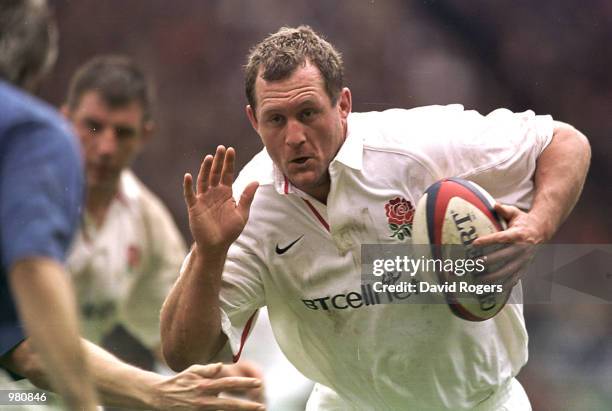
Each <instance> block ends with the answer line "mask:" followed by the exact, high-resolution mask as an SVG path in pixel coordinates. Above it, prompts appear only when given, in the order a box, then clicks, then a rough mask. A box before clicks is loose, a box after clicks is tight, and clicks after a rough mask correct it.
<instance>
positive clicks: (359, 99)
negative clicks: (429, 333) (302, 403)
mask: <svg viewBox="0 0 612 411" xmlns="http://www.w3.org/2000/svg"><path fill="white" fill-rule="evenodd" d="M50 3H51V5H52V6H53V8H54V10H55V14H56V16H57V19H58V23H59V29H60V50H61V51H60V56H59V60H58V63H57V65H56V68H55V70H54V72H53V73H52V74H51V77H50V79H49V80H48V81H47V82H46V84H45V85H44V87H43V97H44V98H45V99H47V100H48V101H50V102H52V103H53V104H56V105H59V104H61V103H62V102H63V100H64V98H65V95H64V93H65V90H66V88H67V83H68V80H69V78H70V76H71V74H72V73H73V72H74V70H75V68H76V67H77V66H79V65H80V64H81V63H82V62H83V61H85V60H87V59H88V58H90V57H91V56H93V55H96V54H102V53H121V54H127V55H130V56H132V57H133V58H134V59H135V60H137V61H138V62H139V63H140V64H141V65H142V66H143V67H145V69H146V70H147V71H148V73H149V74H150V75H151V76H152V77H153V79H154V80H155V83H156V84H157V93H156V94H157V104H156V107H155V112H156V114H155V117H156V118H157V119H158V129H157V132H156V135H155V136H154V139H153V141H151V143H150V144H149V146H148V148H147V150H146V151H145V153H144V154H143V155H142V156H141V157H140V158H139V159H138V160H137V162H136V166H135V171H136V173H137V174H138V175H139V176H140V177H141V178H142V180H143V181H144V182H145V183H146V184H147V185H148V186H149V187H150V188H151V189H152V190H153V191H155V192H156V193H157V194H158V195H159V196H160V197H161V198H162V199H163V200H164V202H165V203H166V204H167V205H168V207H169V209H170V210H171V212H172V214H173V216H174V218H175V220H176V221H177V223H178V225H179V228H180V229H181V230H182V233H183V235H184V236H185V238H186V240H188V241H189V240H190V238H189V232H188V227H187V215H186V213H185V210H184V205H183V200H182V196H181V188H180V185H181V181H182V176H183V174H184V173H185V172H186V171H190V172H194V171H195V170H196V169H197V166H198V164H199V162H200V160H201V158H202V157H203V155H205V154H206V153H210V152H212V151H213V150H214V147H216V146H217V145H218V144H225V145H232V146H234V147H236V149H237V152H238V163H239V166H241V165H243V164H245V163H246V162H247V161H248V159H249V158H250V157H251V156H252V155H253V154H255V153H256V152H258V151H259V150H260V149H261V147H262V145H261V143H260V141H259V139H258V137H257V135H256V134H255V132H254V131H253V130H252V129H251V128H250V125H249V123H248V121H247V118H246V116H245V114H244V106H245V104H246V99H245V96H244V89H243V80H242V78H243V75H242V70H241V68H242V65H243V64H244V62H245V55H246V53H247V51H248V49H249V47H250V46H251V45H252V44H253V43H254V42H255V41H256V40H258V39H260V38H262V37H263V36H264V35H265V34H267V33H270V32H273V31H276V30H277V29H278V28H279V27H280V26H283V25H298V24H309V25H311V26H312V27H313V28H315V29H316V30H318V31H320V32H322V33H324V34H325V35H326V36H327V37H328V38H329V39H330V40H331V41H332V43H334V44H335V45H336V46H337V47H338V48H339V49H340V51H341V52H342V54H343V57H344V61H345V66H346V71H347V82H348V86H349V87H350V88H351V90H352V92H353V98H354V102H353V104H354V111H372V110H384V109H387V108H392V107H403V108H410V107H416V106H421V105H427V104H449V103H461V104H463V105H464V106H466V107H467V108H470V109H475V110H478V111H480V112H482V113H486V112H489V111H491V110H493V109H495V108H497V107H507V108H509V109H512V110H514V111H523V110H528V109H532V110H534V111H535V112H536V113H538V114H551V115H553V117H554V118H555V119H557V120H561V121H565V122H568V123H570V124H573V125H574V126H575V127H576V128H578V129H580V130H581V131H582V132H583V133H584V134H585V135H587V137H589V139H590V142H591V145H592V149H593V160H592V166H591V170H590V174H589V177H588V180H587V183H586V185H585V189H584V193H583V196H582V198H581V200H580V202H579V204H578V205H577V207H576V210H575V211H574V213H573V214H572V216H571V217H570V218H569V220H568V221H567V223H566V224H565V226H564V227H563V228H562V229H561V231H560V232H559V233H558V235H557V237H556V238H555V239H554V241H555V242H558V243H597V244H604V243H607V244H609V243H611V242H612V241H611V238H610V237H611V233H612V217H611V214H610V213H609V211H608V210H607V206H609V205H610V203H611V200H612V191H611V190H610V184H609V181H610V180H611V179H612V168H610V167H608V164H607V160H608V157H609V156H610V155H612V139H610V137H609V135H608V134H609V133H610V132H611V131H612V115H610V113H611V112H612V76H611V75H610V69H611V68H612V53H610V52H609V42H610V40H612V3H610V2H608V1H605V0H592V1H590V2H588V5H585V4H581V3H579V2H576V1H569V0H563V1H553V0H544V1H539V2H532V1H526V0H521V1H509V0H504V1H498V2H488V1H485V0H473V1H470V2H464V1H458V0H454V1H435V0H418V1H417V0H414V1H406V0H386V1H375V0H370V1H334V2H329V1H325V0H297V1H291V2H282V1H278V0H258V1H248V2H247V1H241V0H209V1H206V2H202V1H194V0H192V1H187V0H178V1H173V2H168V1H164V0H150V1H136V0H127V1H118V0H114V1H102V2H101V1H94V0H79V1H76V0H55V1H51V2H50ZM601 269H602V270H603V269H604V267H601ZM588 274H589V273H585V281H587V279H588V277H587V275H588ZM525 312H526V321H527V327H528V330H529V332H530V361H529V363H528V365H527V367H526V368H525V369H524V370H523V371H522V372H521V374H519V379H520V380H521V381H522V382H523V385H524V386H525V389H526V390H527V392H528V394H529V396H530V398H531V401H532V403H533V407H534V410H564V409H568V410H569V409H580V410H600V409H602V410H603V409H610V408H611V407H612V394H611V391H610V390H609V386H610V384H611V383H612V346H611V345H610V344H609V341H612V307H611V306H610V305H608V304H603V303H594V302H593V303H582V304H578V303H575V302H573V301H572V300H571V299H568V300H564V301H563V303H560V302H556V303H553V304H540V305H531V304H527V305H526V306H525Z"/></svg>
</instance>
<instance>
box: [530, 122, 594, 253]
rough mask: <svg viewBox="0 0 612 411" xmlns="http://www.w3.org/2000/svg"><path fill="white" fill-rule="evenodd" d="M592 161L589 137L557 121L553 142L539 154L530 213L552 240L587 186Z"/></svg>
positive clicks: (545, 234)
mask: <svg viewBox="0 0 612 411" xmlns="http://www.w3.org/2000/svg"><path fill="white" fill-rule="evenodd" d="M590 160H591V149H590V146H589V143H588V141H587V139H586V137H585V136H584V135H583V134H582V133H580V132H579V131H578V130H576V129H575V128H574V127H572V126H570V125H569V124H565V123H561V122H558V121H557V122H555V129H554V134H553V139H552V141H551V143H550V144H549V145H548V147H546V149H545V150H544V152H543V153H542V155H540V157H539V159H538V162H537V167H536V173H535V187H536V191H535V196H534V201H533V205H532V207H531V211H530V212H529V214H530V215H531V216H533V217H534V219H535V220H536V221H538V222H539V223H540V226H541V229H540V231H541V232H542V234H543V236H544V240H545V241H546V240H549V239H550V238H551V237H552V236H553V235H554V234H555V232H556V231H557V229H558V228H559V227H560V226H561V224H562V223H563V222H564V221H565V219H566V218H567V216H568V215H569V214H570V212H571V211H572V209H573V208H574V206H575V205H576V202H577V201H578V198H579V197H580V193H581V192H582V187H583V186H584V181H585V179H586V174H587V171H588V168H589V163H590Z"/></svg>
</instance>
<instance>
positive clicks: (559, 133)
mask: <svg viewBox="0 0 612 411" xmlns="http://www.w3.org/2000/svg"><path fill="white" fill-rule="evenodd" d="M554 140H556V142H557V143H559V144H564V145H565V146H566V147H568V150H569V151H571V152H572V155H573V156H575V157H576V158H577V159H581V160H583V162H584V163H585V164H586V165H587V166H588V164H589V163H590V160H591V145H590V144H589V140H588V138H587V137H586V136H585V135H584V134H583V133H581V132H580V131H579V130H578V129H576V128H574V126H572V125H571V124H567V123H563V122H560V121H555V131H554Z"/></svg>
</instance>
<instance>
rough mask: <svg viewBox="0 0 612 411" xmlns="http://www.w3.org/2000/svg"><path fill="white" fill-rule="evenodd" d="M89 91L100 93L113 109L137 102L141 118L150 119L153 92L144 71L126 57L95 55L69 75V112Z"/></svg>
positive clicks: (67, 100)
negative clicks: (141, 114)
mask: <svg viewBox="0 0 612 411" xmlns="http://www.w3.org/2000/svg"><path fill="white" fill-rule="evenodd" d="M88 91H95V92H97V93H100V96H101V97H102V99H103V100H104V102H105V103H106V104H108V105H109V106H110V107H112V108H118V107H123V106H126V105H128V104H130V103H131V102H132V101H136V102H138V103H140V105H141V107H142V111H143V121H148V120H151V117H152V113H151V111H152V104H153V91H152V88H151V85H150V84H149V82H148V80H147V78H146V76H145V74H144V72H143V71H142V70H141V69H140V67H138V66H137V65H136V63H135V62H134V61H133V60H131V59H130V58H128V57H125V56H98V57H94V58H93V59H91V60H89V61H88V62H86V63H85V64H84V65H82V66H81V67H80V68H79V69H78V70H77V72H76V74H75V75H74V76H73V77H72V80H71V81H70V87H69V89H68V97H67V99H66V105H67V106H68V108H69V109H70V110H71V111H72V110H75V109H76V108H77V106H78V105H79V103H80V101H81V98H82V97H83V95H84V94H85V93H87V92H88Z"/></svg>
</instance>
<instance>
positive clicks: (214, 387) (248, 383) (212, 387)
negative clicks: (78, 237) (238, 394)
mask: <svg viewBox="0 0 612 411" xmlns="http://www.w3.org/2000/svg"><path fill="white" fill-rule="evenodd" d="M259 387H261V380H258V379H257V378H249V377H223V378H217V379H213V380H208V381H207V382H206V384H205V386H203V388H204V389H205V390H206V391H207V392H209V393H213V394H218V393H220V392H222V391H246V390H251V389H253V388H259Z"/></svg>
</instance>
